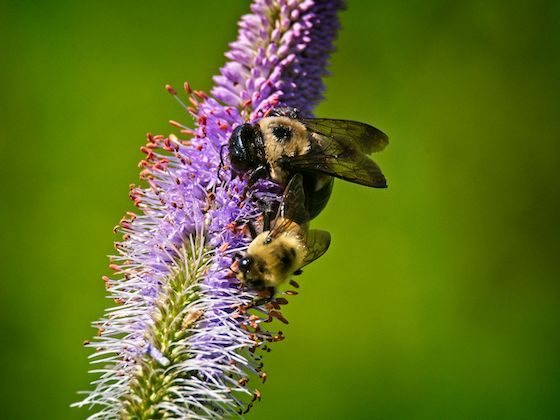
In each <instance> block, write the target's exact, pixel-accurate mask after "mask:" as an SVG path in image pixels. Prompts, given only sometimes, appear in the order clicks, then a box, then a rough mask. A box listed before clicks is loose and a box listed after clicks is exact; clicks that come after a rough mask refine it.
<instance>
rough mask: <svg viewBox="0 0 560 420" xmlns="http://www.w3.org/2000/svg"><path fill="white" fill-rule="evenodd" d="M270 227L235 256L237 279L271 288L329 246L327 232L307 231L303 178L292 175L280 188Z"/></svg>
mask: <svg viewBox="0 0 560 420" xmlns="http://www.w3.org/2000/svg"><path fill="white" fill-rule="evenodd" d="M272 223H273V224H272V229H270V230H266V231H264V232H262V233H260V234H259V235H256V237H255V238H254V239H253V241H252V242H251V244H250V245H249V247H248V248H247V252H246V254H245V255H243V256H241V255H240V256H238V259H237V266H238V269H239V272H238V273H237V278H238V279H239V280H240V281H241V283H243V284H250V285H251V286H253V287H255V288H256V289H258V290H263V289H269V290H270V291H271V295H273V294H274V290H275V288H276V287H277V286H278V285H280V284H282V283H284V282H285V281H286V280H288V279H289V278H290V277H291V276H292V275H293V274H294V273H297V272H299V271H300V270H301V268H302V267H304V266H306V265H307V264H309V263H311V262H313V261H315V260H316V259H317V258H319V257H320V256H321V255H323V254H324V253H325V252H326V251H327V249H328V248H329V245H330V242H331V235H330V233H329V232H326V231H322V230H309V214H308V213H307V209H306V208H305V195H304V190H303V177H302V175H301V174H295V175H294V176H293V177H292V178H291V179H290V181H289V182H288V185H287V186H286V188H285V190H284V194H283V195H282V200H281V202H280V205H279V208H278V213H277V216H276V218H275V219H274V221H273V222H272Z"/></svg>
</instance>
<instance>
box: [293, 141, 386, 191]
mask: <svg viewBox="0 0 560 420" xmlns="http://www.w3.org/2000/svg"><path fill="white" fill-rule="evenodd" d="M312 140H314V142H313V143H312V147H311V150H310V151H309V152H308V153H305V154H303V155H299V156H294V157H290V158H289V159H286V161H285V165H286V166H287V167H288V168H289V169H290V170H291V171H293V172H305V171H311V172H323V173H325V174H328V175H332V176H334V177H337V178H341V179H344V180H346V181H350V182H354V183H356V184H362V185H367V186H369V187H375V188H387V181H386V180H385V176H384V175H383V173H382V172H381V169H380V168H379V166H378V165H377V164H376V163H375V162H374V161H373V160H371V159H370V158H369V157H368V156H367V155H366V154H364V153H363V152H362V150H360V149H359V147H358V146H356V142H349V141H348V140H347V139H345V138H336V137H326V136H324V135H318V134H316V135H314V136H313V139H312Z"/></svg>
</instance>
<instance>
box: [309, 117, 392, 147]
mask: <svg viewBox="0 0 560 420" xmlns="http://www.w3.org/2000/svg"><path fill="white" fill-rule="evenodd" d="M302 122H303V124H304V125H305V127H306V128H307V130H309V131H311V132H312V133H316V134H318V135H319V136H324V137H328V138H332V139H334V140H335V141H342V142H344V143H346V144H348V145H349V146H352V147H354V148H355V149H356V150H359V151H360V152H362V153H366V154H370V153H375V152H380V151H381V150H383V149H384V148H385V146H387V145H388V144H389V138H388V137H387V135H386V134H385V133H384V132H382V131H381V130H378V129H377V128H375V127H372V126H371V125H368V124H364V123H361V122H357V121H347V120H333V119H328V118H307V119H303V120H302Z"/></svg>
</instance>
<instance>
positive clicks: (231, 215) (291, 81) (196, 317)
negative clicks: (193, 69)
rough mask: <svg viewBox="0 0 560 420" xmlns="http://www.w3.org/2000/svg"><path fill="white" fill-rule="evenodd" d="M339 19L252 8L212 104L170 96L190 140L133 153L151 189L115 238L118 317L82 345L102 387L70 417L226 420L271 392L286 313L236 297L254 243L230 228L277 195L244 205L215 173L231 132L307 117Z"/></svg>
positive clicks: (334, 3)
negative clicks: (237, 269)
mask: <svg viewBox="0 0 560 420" xmlns="http://www.w3.org/2000/svg"><path fill="white" fill-rule="evenodd" d="M342 6H343V4H342V2H341V0H255V1H254V2H253V4H252V5H251V13H250V14H247V15H245V16H243V17H242V18H241V20H240V22H239V34H238V38H237V40H236V41H235V42H233V43H232V44H231V45H230V50H229V51H228V52H227V53H226V57H227V58H228V59H229V60H230V61H228V62H227V63H226V64H225V65H224V66H223V67H222V69H221V72H220V75H218V76H215V77H214V82H215V83H216V85H215V87H214V88H213V89H212V91H211V93H210V95H208V94H205V93H204V92H201V91H196V90H195V91H192V90H191V88H190V86H189V85H188V84H185V90H186V93H187V96H188V100H189V102H190V104H189V106H186V105H185V104H184V103H183V102H182V101H181V99H180V98H179V95H178V94H177V92H176V91H175V90H174V89H173V88H172V87H170V86H168V87H167V90H168V91H169V92H170V93H171V94H173V95H174V96H175V97H176V98H177V100H178V101H179V102H180V103H181V104H182V105H183V106H184V107H185V109H186V110H187V111H188V113H190V114H191V115H192V116H193V117H194V118H195V127H194V129H189V128H187V127H185V126H184V125H182V124H180V123H177V122H174V121H172V122H171V123H172V125H173V126H175V127H177V128H178V129H179V131H180V134H178V135H173V134H171V135H169V136H167V137H165V136H152V135H148V140H147V144H146V146H144V147H142V148H141V150H142V151H143V152H144V153H145V154H146V158H145V159H144V160H142V162H141V164H140V165H141V167H142V171H141V174H140V177H141V179H142V180H144V181H145V183H146V184H147V187H132V188H131V190H130V197H131V199H132V200H133V201H134V204H135V205H136V207H137V208H138V209H139V213H140V214H133V213H129V214H127V216H125V217H124V218H123V219H122V220H121V222H120V224H119V226H118V227H117V230H118V231H119V232H120V233H121V234H122V241H121V242H118V243H116V249H117V251H118V252H117V255H116V256H114V257H113V258H112V261H111V264H110V267H111V268H112V269H113V270H114V272H115V275H114V276H113V278H108V277H105V278H104V280H105V282H106V286H107V290H108V291H109V293H110V297H111V298H112V299H113V300H114V301H115V302H116V303H117V306H116V307H113V308H110V309H108V310H107V311H106V313H105V316H104V317H103V318H102V319H101V320H100V321H98V322H97V323H96V324H95V325H96V327H98V334H97V336H96V337H95V338H94V340H92V341H91V342H88V343H86V345H87V346H89V347H92V348H93V349H94V350H95V352H94V353H93V355H92V356H91V359H92V363H93V364H95V366H98V368H97V369H95V370H93V371H92V372H94V373H96V374H97V375H98V379H97V380H95V381H94V382H93V385H94V390H93V391H91V392H87V393H86V396H85V398H84V399H83V400H82V401H81V402H79V403H77V404H75V405H76V406H89V407H93V408H97V411H96V413H95V414H93V415H91V418H104V419H105V418H164V417H172V418H173V417H175V418H208V417H222V416H231V415H236V414H241V413H244V412H246V411H248V409H249V408H250V407H251V406H252V404H253V402H254V401H255V400H257V399H260V392H259V391H258V389H256V388H254V387H253V386H252V385H253V384H254V383H258V381H259V380H262V381H264V380H265V379H266V373H265V372H264V370H263V364H262V362H261V359H262V353H263V351H264V352H266V351H267V350H268V346H269V344H270V343H271V342H275V341H280V340H282V339H283V335H282V333H281V332H280V331H272V330H270V328H266V327H265V326H270V325H273V324H267V323H268V322H270V321H272V320H273V319H276V320H277V321H276V322H275V324H277V323H278V321H280V322H287V321H286V320H285V318H284V317H283V316H282V313H281V306H280V305H284V304H286V303H287V300H286V299H285V298H284V297H281V296H280V297H276V299H275V300H274V301H271V302H267V303H262V304H260V305H258V306H254V305H252V303H253V302H254V301H255V298H256V296H257V294H256V292H255V291H252V290H248V289H244V288H242V287H240V286H239V282H238V281H237V279H236V278H235V276H234V275H232V272H231V270H230V266H231V264H232V256H233V255H234V254H235V253H236V252H242V251H243V250H245V249H246V247H247V245H248V243H249V242H250V239H249V238H248V236H247V234H246V233H245V232H244V231H243V229H242V228H240V226H239V225H238V224H236V223H235V222H236V221H237V220H255V219H257V218H258V217H259V216H260V214H261V209H260V208H259V206H258V205H257V204H256V202H257V201H258V199H261V200H265V199H268V200H270V199H277V198H278V195H279V190H278V187H277V186H275V185H274V184H272V183H271V182H269V181H260V182H259V183H258V184H257V185H256V187H255V188H254V189H253V190H252V191H253V192H252V194H250V195H249V196H247V197H245V194H244V191H245V188H246V180H245V179H241V178H234V179H230V178H231V177H230V176H229V173H228V172H229V171H227V162H226V165H225V167H224V168H222V170H221V171H220V160H221V156H220V148H221V147H222V145H224V144H226V143H227V141H228V138H229V135H230V133H231V131H232V129H233V128H234V127H235V126H237V125H238V124H241V123H243V122H246V121H255V120H258V119H259V118H261V117H262V116H263V115H264V113H265V112H266V111H267V110H269V109H270V108H273V107H276V106H292V107H296V108H299V109H300V110H301V111H302V112H303V113H304V114H307V115H309V114H311V112H312V109H313V107H314V106H315V105H316V103H317V102H318V101H319V100H320V99H321V95H322V91H323V88H324V87H323V83H322V77H323V76H324V75H325V74H326V70H325V67H326V65H327V59H328V56H329V53H330V52H331V51H332V42H333V40H334V37H335V35H336V31H337V29H338V20H337V13H338V11H339V10H340V9H341V8H342ZM181 137H183V138H181ZM224 173H227V176H224ZM295 293H296V292H295V291H289V290H288V291H286V292H285V294H295Z"/></svg>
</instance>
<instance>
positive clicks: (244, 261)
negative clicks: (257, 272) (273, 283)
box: [238, 257, 253, 274]
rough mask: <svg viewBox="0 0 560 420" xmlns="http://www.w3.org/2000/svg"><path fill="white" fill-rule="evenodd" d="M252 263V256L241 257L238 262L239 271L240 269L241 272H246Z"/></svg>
mask: <svg viewBox="0 0 560 420" xmlns="http://www.w3.org/2000/svg"><path fill="white" fill-rule="evenodd" d="M252 265H253V258H251V257H243V258H241V259H240V260H239V262H238V266H239V271H241V272H242V273H243V274H247V273H248V272H249V270H250V269H251V266H252Z"/></svg>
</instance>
